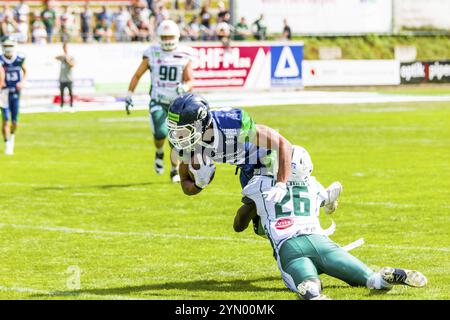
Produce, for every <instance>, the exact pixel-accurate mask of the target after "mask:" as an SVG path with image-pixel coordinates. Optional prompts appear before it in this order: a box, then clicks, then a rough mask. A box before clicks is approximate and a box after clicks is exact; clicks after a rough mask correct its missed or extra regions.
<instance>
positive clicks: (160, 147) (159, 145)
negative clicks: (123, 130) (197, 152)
mask: <svg viewBox="0 0 450 320" xmlns="http://www.w3.org/2000/svg"><path fill="white" fill-rule="evenodd" d="M157 34H158V37H159V44H154V45H151V46H150V47H149V48H148V49H147V50H146V51H145V52H144V56H143V59H142V62H141V64H140V65H139V67H138V68H137V70H136V72H135V74H134V75H133V78H132V79H131V82H130V85H129V87H128V94H127V97H126V99H125V107H126V110H127V112H128V113H129V110H130V107H132V106H133V99H132V94H133V92H134V90H135V89H136V86H137V84H138V83H139V80H140V78H141V77H142V75H143V74H144V73H145V72H146V71H147V70H149V71H150V73H151V89H150V98H151V101H150V126H151V129H152V132H153V137H154V142H155V147H156V154H155V163H154V168H155V171H156V173H157V174H163V172H164V141H165V139H166V137H167V126H166V119H167V112H168V108H169V104H170V103H171V102H172V101H173V99H175V98H176V97H177V96H179V95H181V94H184V93H186V92H190V91H191V90H192V85H193V79H194V77H193V70H192V61H191V59H192V53H191V52H190V48H188V47H184V46H181V45H179V39H180V29H179V28H178V25H177V24H176V23H175V22H173V21H171V20H165V21H163V22H161V24H160V25H159V26H158V29H157ZM170 160H171V163H172V169H171V171H170V178H171V179H172V182H180V176H179V174H178V159H177V156H176V153H174V152H173V151H172V150H171V154H170Z"/></svg>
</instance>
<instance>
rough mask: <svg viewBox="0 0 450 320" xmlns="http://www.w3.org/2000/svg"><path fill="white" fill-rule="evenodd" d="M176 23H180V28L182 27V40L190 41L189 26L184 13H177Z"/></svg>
mask: <svg viewBox="0 0 450 320" xmlns="http://www.w3.org/2000/svg"><path fill="white" fill-rule="evenodd" d="M175 23H176V24H177V25H178V28H179V29H180V41H189V40H190V37H189V27H188V25H187V24H186V23H185V21H184V15H183V14H179V15H177V19H176V21H175Z"/></svg>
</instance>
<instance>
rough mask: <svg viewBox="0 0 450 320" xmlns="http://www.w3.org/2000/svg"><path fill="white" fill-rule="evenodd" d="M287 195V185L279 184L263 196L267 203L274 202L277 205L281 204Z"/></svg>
mask: <svg viewBox="0 0 450 320" xmlns="http://www.w3.org/2000/svg"><path fill="white" fill-rule="evenodd" d="M286 193H287V187H286V183H284V182H277V183H276V184H275V185H274V186H273V187H272V188H270V189H269V190H267V191H265V192H263V196H264V197H265V198H266V201H272V202H275V203H278V202H281V200H283V198H284V196H285V195H286Z"/></svg>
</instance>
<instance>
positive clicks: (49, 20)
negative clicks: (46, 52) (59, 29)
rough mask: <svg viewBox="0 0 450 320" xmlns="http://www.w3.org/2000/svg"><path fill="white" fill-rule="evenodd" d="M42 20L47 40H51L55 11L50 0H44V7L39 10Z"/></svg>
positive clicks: (50, 41)
mask: <svg viewBox="0 0 450 320" xmlns="http://www.w3.org/2000/svg"><path fill="white" fill-rule="evenodd" d="M41 18H42V22H43V23H44V25H45V31H46V32H47V37H48V39H47V41H48V42H49V43H52V42H53V31H54V28H55V24H56V11H55V10H54V9H53V4H52V2H51V1H46V2H45V9H44V10H43V11H42V12H41Z"/></svg>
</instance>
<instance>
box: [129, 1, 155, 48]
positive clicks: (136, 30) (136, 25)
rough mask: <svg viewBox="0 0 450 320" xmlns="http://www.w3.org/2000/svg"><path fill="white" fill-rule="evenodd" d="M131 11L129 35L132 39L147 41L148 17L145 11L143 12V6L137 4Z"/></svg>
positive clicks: (148, 32) (148, 34)
mask: <svg viewBox="0 0 450 320" xmlns="http://www.w3.org/2000/svg"><path fill="white" fill-rule="evenodd" d="M132 10H133V12H132V13H131V20H132V24H131V31H132V32H131V35H132V36H131V37H132V40H133V41H148V40H150V36H151V31H152V30H151V25H150V19H149V17H148V16H147V13H145V12H144V13H143V10H144V8H143V7H142V6H141V5H139V6H135V7H134V8H132Z"/></svg>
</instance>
